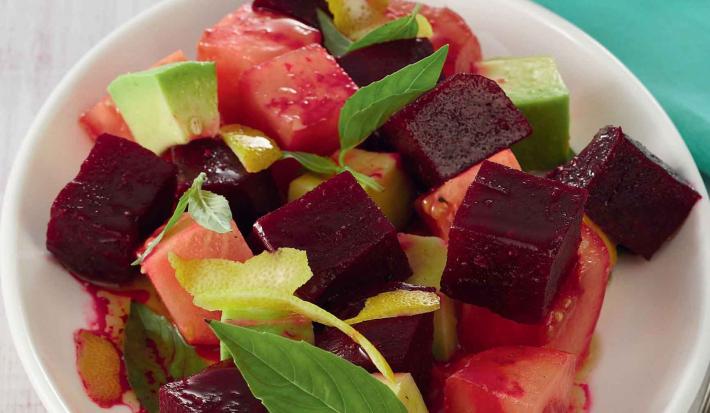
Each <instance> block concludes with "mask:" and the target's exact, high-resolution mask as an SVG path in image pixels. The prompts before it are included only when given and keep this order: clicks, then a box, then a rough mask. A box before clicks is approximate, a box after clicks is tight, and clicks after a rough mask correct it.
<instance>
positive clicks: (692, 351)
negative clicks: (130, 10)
mask: <svg viewBox="0 0 710 413" xmlns="http://www.w3.org/2000/svg"><path fill="white" fill-rule="evenodd" d="M238 3H241V1H239V0H237V1H235V0H199V1H198V0H170V1H165V2H163V3H161V4H159V5H158V6H156V7H154V8H152V9H151V10H149V11H147V12H145V13H143V14H142V15H140V16H139V17H137V18H136V19H134V20H132V21H131V22H130V23H128V24H126V25H124V26H123V27H121V28H120V29H119V30H117V31H115V32H114V33H113V34H111V35H110V36H109V37H108V38H107V39H105V40H104V41H102V42H101V43H100V44H98V45H97V46H96V47H95V48H94V49H93V50H92V51H91V52H90V53H89V54H88V55H87V56H85V57H84V58H83V59H82V60H81V61H80V62H79V63H78V64H77V65H76V66H75V67H74V69H72V71H71V72H70V73H69V74H68V75H67V76H66V78H65V79H64V80H63V81H62V82H61V84H60V85H59V86H58V87H57V89H56V90H55V91H54V93H53V94H52V96H51V97H50V99H49V100H48V101H47V103H46V104H45V106H44V108H43V109H42V111H41V112H40V114H39V115H38V116H37V119H36V120H35V122H34V124H33V125H32V128H31V130H30V132H29V134H28V135H27V137H26V139H25V142H24V145H23V146H22V149H21V150H20V153H19V155H18V157H17V160H16V163H15V167H14V169H13V172H12V175H11V178H10V181H9V185H8V189H7V194H6V199H5V205H4V207H3V216H2V217H3V221H2V235H1V236H2V239H1V244H0V247H1V248H0V251H1V252H2V258H1V259H0V262H1V265H2V275H3V291H4V299H5V305H6V307H7V314H8V318H9V322H10V328H11V330H12V335H13V338H14V341H15V345H16V347H17V350H18V352H19V354H20V357H21V359H22V362H23V364H24V366H25V369H26V370H27V372H28V374H29V376H30V379H31V381H32V383H33V385H34V387H35V389H36V390H37V392H38V393H39V395H40V397H41V399H42V401H43V403H44V404H45V406H46V407H47V408H48V409H49V410H50V411H52V412H68V411H72V412H89V411H96V410H99V408H98V407H96V406H95V405H94V404H93V403H92V402H91V401H90V400H89V399H88V398H87V396H86V395H85V394H84V391H83V388H82V385H81V382H80V380H79V377H78V375H77V373H76V370H75V365H74V362H75V354H74V345H73V340H72V333H73V332H74V330H76V329H77V328H81V327H83V326H84V325H85V321H86V319H85V317H86V311H87V306H88V305H89V302H90V299H89V297H88V296H87V295H86V294H85V293H84V292H83V290H82V289H81V287H80V286H79V284H78V283H77V282H76V281H75V280H74V279H73V278H72V277H70V276H69V275H68V274H67V273H66V272H65V271H64V270H63V269H62V268H61V267H59V265H57V264H56V263H55V262H54V261H53V260H51V259H50V256H49V254H48V253H47V252H46V250H45V247H44V242H45V228H46V225H47V221H48V216H49V208H50V204H51V202H52V200H53V198H54V197H55V195H56V194H57V193H58V192H59V190H60V189H61V188H62V186H64V185H65V184H66V183H67V182H68V181H69V180H71V179H72V178H73V177H74V175H75V174H76V172H77V170H78V167H79V164H80V162H81V161H82V160H83V159H84V157H85V156H86V154H87V153H88V151H89V149H90V146H91V145H90V141H89V140H88V139H87V138H86V137H85V136H84V134H83V132H82V131H81V130H80V129H79V126H78V124H77V121H76V119H77V116H78V115H79V114H80V113H81V112H82V111H83V110H84V109H86V108H88V107H90V105H91V104H93V103H94V102H96V101H97V100H98V99H99V98H100V97H101V96H102V95H104V89H105V87H106V85H107V84H108V83H109V82H110V81H111V80H112V79H113V78H114V77H115V76H116V75H118V74H120V73H123V72H126V71H130V70H137V69H142V68H144V67H147V66H148V65H149V64H151V63H152V62H153V61H155V60H157V59H158V58H160V57H162V56H164V55H167V54H168V53H170V52H172V51H174V50H177V49H180V48H181V49H183V50H185V51H186V52H188V53H191V52H192V51H193V50H194V47H195V44H196V42H197V39H198V38H199V36H200V34H201V32H202V30H203V29H204V28H206V27H209V26H211V25H212V24H213V23H215V22H216V21H217V20H218V19H219V18H220V17H221V16H223V15H224V14H225V13H227V12H229V11H230V10H232V9H234V8H236V6H237V4H238ZM431 3H434V4H436V3H442V2H437V1H431ZM445 3H446V4H447V5H448V6H450V7H452V8H453V9H454V10H456V11H458V12H459V13H460V14H462V15H463V16H464V17H466V18H467V20H468V22H469V23H470V24H471V26H472V27H473V28H474V30H475V31H476V33H477V34H478V35H479V37H480V39H481V41H482V43H483V46H484V53H485V55H486V56H487V57H493V56H496V55H551V56H554V57H555V58H556V59H557V62H558V63H559V67H560V69H561V72H562V75H563V77H564V79H565V81H566V82H567V85H568V86H569V89H570V90H571V93H572V135H573V136H574V140H573V142H574V143H573V145H574V146H575V148H576V149H580V148H581V147H583V146H584V145H585V143H586V142H588V141H589V140H590V139H591V137H592V136H593V134H594V132H595V131H596V130H597V129H598V128H599V127H601V126H603V125H606V124H620V125H623V127H624V129H625V131H627V132H628V133H629V134H631V135H632V136H634V137H635V138H637V139H639V140H641V141H642V142H643V143H645V144H646V145H647V146H648V147H649V148H650V149H651V150H652V151H653V152H654V153H656V154H658V155H659V156H660V157H661V158H663V159H664V160H665V161H667V162H668V163H669V164H670V165H671V166H672V167H674V168H676V169H677V170H678V171H679V172H680V173H681V174H682V175H683V176H684V177H685V178H686V179H688V180H689V181H690V182H691V183H692V185H693V186H694V187H695V188H696V189H697V190H698V191H699V192H700V193H701V194H702V195H703V197H704V199H703V200H702V201H701V202H700V203H699V204H698V205H697V206H696V207H695V208H694V209H693V212H692V214H691V216H690V218H689V219H688V221H687V222H686V223H685V225H684V226H683V228H682V230H681V231H680V233H678V234H677V235H676V236H675V237H674V239H673V240H672V241H671V242H670V243H668V244H667V245H666V246H665V247H664V248H663V249H662V250H661V251H660V252H659V253H658V254H657V255H656V256H655V257H654V259H653V261H651V262H645V261H644V260H642V259H638V258H634V257H629V256H624V257H623V258H622V260H621V261H620V263H619V266H618V267H617V268H616V270H615V272H614V276H613V281H612V282H611V285H610V287H609V290H608V293H607V298H606V302H605V305H604V309H603V313H602V317H601V321H600V323H599V327H598V332H597V334H598V336H599V342H600V357H599V360H598V361H597V362H596V365H595V367H594V370H593V373H592V375H591V377H590V384H591V389H592V397H593V405H592V406H593V411H596V412H625V413H633V412H644V413H649V412H686V411H688V410H689V409H690V407H691V404H692V403H693V400H694V399H695V397H696V394H697V392H698V389H699V387H700V384H701V381H702V379H703V377H704V374H705V371H706V368H707V366H708V361H709V359H710V305H709V304H708V300H709V298H710V254H708V252H710V235H709V233H708V229H710V208H708V201H707V192H706V190H705V188H704V186H703V183H702V180H701V178H700V174H699V173H698V170H697V168H696V166H695V164H694V163H693V161H692V159H691V157H690V154H689V152H688V150H687V149H686V146H685V145H684V143H683V141H682V140H681V137H680V136H679V134H678V132H677V130H676V129H675V127H674V126H673V124H672V123H671V121H670V119H669V118H668V116H667V115H666V114H665V113H664V112H663V110H662V109H661V107H660V106H659V105H658V103H657V102H656V101H655V100H654V99H653V97H652V96H651V95H650V94H649V92H648V91H647V90H646V89H645V88H644V87H643V85H641V83H640V82H639V81H638V80H637V79H636V78H635V77H634V76H633V75H632V74H631V73H630V72H629V71H628V70H627V69H626V68H625V67H624V66H623V65H622V64H621V63H620V62H619V61H618V60H617V59H616V58H614V57H613V56H612V55H611V54H610V53H609V52H608V51H606V50H605V49H604V48H603V47H602V46H600V45H599V44H598V43H596V42H595V41H594V40H592V39H591V38H590V37H589V36H587V35H586V34H584V33H583V32H582V31H580V30H579V29H577V28H576V27H574V26H573V25H571V24H570V23H568V22H566V21H564V20H563V19H561V18H559V17H557V16H555V15H554V14H552V13H550V12H549V11H547V10H545V9H543V8H541V7H539V6H537V5H535V4H533V3H531V2H527V1H524V0H497V1H484V0H477V1H472V0H449V1H447V2H445ZM651 63H652V62H651ZM651 63H650V64H651ZM113 410H115V411H127V409H126V408H122V407H116V408H114V409H113Z"/></svg>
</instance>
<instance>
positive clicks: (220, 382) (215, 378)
mask: <svg viewBox="0 0 710 413" xmlns="http://www.w3.org/2000/svg"><path fill="white" fill-rule="evenodd" d="M159 398H160V413H205V412H230V413H262V412H263V413H266V412H267V410H266V408H265V407H264V405H263V404H261V402H260V401H259V400H258V399H257V398H256V397H254V395H253V394H252V393H251V390H249V386H248V385H247V383H246V381H245V380H244V377H242V374H241V373H240V372H239V370H238V369H237V367H236V366H235V365H234V361H232V360H231V359H230V360H225V361H223V362H221V363H218V364H215V365H214V366H211V367H208V368H207V369H206V370H204V371H202V372H200V373H197V374H195V375H193V376H190V377H187V378H185V379H182V380H179V381H175V382H172V383H168V384H165V385H163V386H161V387H160V394H159Z"/></svg>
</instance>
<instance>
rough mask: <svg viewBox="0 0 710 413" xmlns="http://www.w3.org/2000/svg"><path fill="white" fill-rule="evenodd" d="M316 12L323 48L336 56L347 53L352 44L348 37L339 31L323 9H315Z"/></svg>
mask: <svg viewBox="0 0 710 413" xmlns="http://www.w3.org/2000/svg"><path fill="white" fill-rule="evenodd" d="M316 14H317V15H318V23H320V30H321V33H323V45H325V48H326V49H328V51H329V52H330V53H331V54H332V55H334V56H336V57H337V56H342V55H344V54H345V53H347V52H348V48H349V47H350V45H351V44H352V42H351V41H350V39H348V38H347V37H345V35H343V34H342V33H340V31H339V30H338V29H337V28H336V27H335V24H334V23H333V20H332V19H331V18H330V16H328V15H327V14H326V13H325V12H324V11H323V10H321V9H316Z"/></svg>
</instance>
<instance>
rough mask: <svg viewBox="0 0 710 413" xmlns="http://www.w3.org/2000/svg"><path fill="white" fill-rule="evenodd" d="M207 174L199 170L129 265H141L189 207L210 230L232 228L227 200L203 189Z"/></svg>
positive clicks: (202, 224)
mask: <svg viewBox="0 0 710 413" xmlns="http://www.w3.org/2000/svg"><path fill="white" fill-rule="evenodd" d="M206 178H207V175H206V174H205V173H204V172H201V173H200V174H199V175H197V178H195V180H194V181H192V185H191V186H190V188H189V189H188V190H187V191H185V192H184V193H183V194H182V196H181V197H180V199H179V200H178V202H177V206H175V211H174V212H173V215H172V216H171V217H170V219H169V220H168V222H167V223H166V224H165V226H164V227H163V230H162V231H160V234H158V235H157V236H156V237H155V238H153V240H152V241H151V242H150V243H149V244H148V246H147V247H146V249H145V251H143V253H142V254H140V255H139V256H138V258H137V259H136V260H135V261H133V263H131V265H141V264H142V263H143V261H144V260H145V259H146V257H147V256H148V255H150V253H151V252H153V250H154V249H155V247H157V246H158V244H160V241H162V240H163V238H165V234H167V233H168V231H170V229H171V228H172V227H174V226H175V224H177V223H178V221H179V220H180V217H182V214H184V213H185V210H186V209H189V212H190V215H192V218H194V219H195V222H197V223H198V224H200V225H201V226H202V227H204V228H206V229H209V230H210V231H214V232H219V233H221V234H223V233H227V232H229V231H231V230H232V227H231V221H232V211H231V210H230V209H229V202H228V201H227V199H226V198H224V197H223V196H221V195H217V194H214V193H212V192H209V191H203V190H202V185H203V184H204V183H205V179H206Z"/></svg>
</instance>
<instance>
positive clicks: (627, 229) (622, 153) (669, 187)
mask: <svg viewBox="0 0 710 413" xmlns="http://www.w3.org/2000/svg"><path fill="white" fill-rule="evenodd" d="M549 177H550V178H552V179H556V180H558V181H561V182H564V183H566V184H569V185H572V186H576V187H579V188H585V189H586V190H587V191H589V200H588V201H587V205H586V212H587V214H588V215H589V216H590V218H592V220H593V221H594V222H595V223H597V224H598V225H599V226H600V227H601V228H602V229H603V230H604V232H606V233H607V234H608V235H609V236H610V237H611V238H612V239H613V240H614V241H616V242H618V243H619V244H621V245H623V246H624V247H626V248H628V249H629V250H631V251H633V252H635V253H637V254H641V255H643V256H644V257H646V259H650V258H651V257H652V256H653V254H654V253H655V252H656V251H658V249H659V248H660V247H661V245H662V244H663V243H664V242H665V241H666V240H667V239H668V238H669V237H670V236H671V235H672V234H673V233H674V232H675V231H676V230H677V229H678V228H679V227H680V226H681V225H682V224H683V222H684V221H685V219H686V218H687V217H688V214H689V213H690V210H691V209H692V208H693V205H695V203H696V202H697V201H698V200H699V199H700V195H699V194H698V193H697V192H695V190H694V189H693V188H691V187H690V186H688V184H686V183H685V182H684V181H683V180H682V179H681V178H679V177H678V176H676V175H675V174H674V173H673V172H672V171H671V170H670V168H669V167H668V166H667V165H666V164H664V163H663V161H661V160H660V159H658V158H657V157H656V156H655V155H653V154H651V153H649V152H648V150H647V149H646V148H645V147H644V146H643V145H641V144H640V143H638V142H636V141H635V140H633V139H630V138H629V137H628V136H626V135H625V134H624V132H623V131H622V130H621V128H620V127H615V126H606V127H604V128H602V129H600V130H599V132H597V134H596V135H595V136H594V139H593V140H592V142H591V143H590V144H589V145H587V147H586V148H585V149H584V150H583V151H582V152H580V154H579V155H577V156H575V157H574V158H573V159H572V160H570V161H569V162H568V163H567V164H565V165H562V166H560V167H558V168H557V169H556V170H554V171H552V173H550V176H549Z"/></svg>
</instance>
